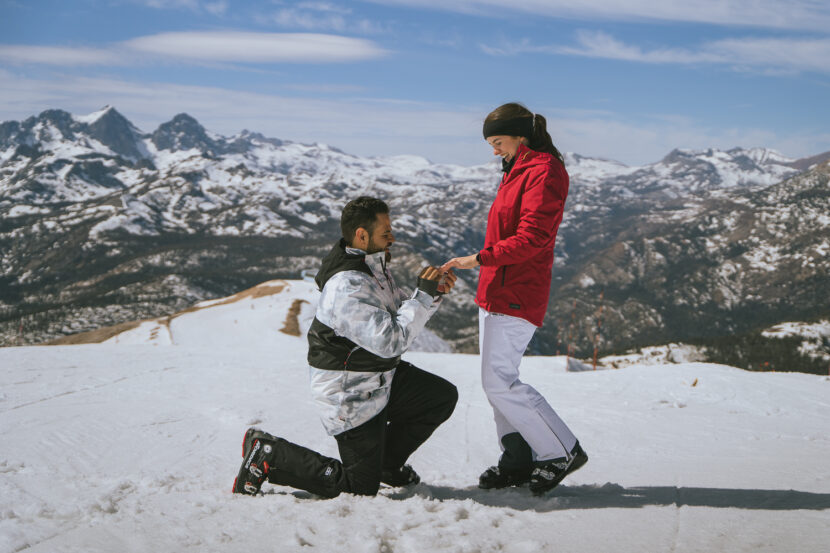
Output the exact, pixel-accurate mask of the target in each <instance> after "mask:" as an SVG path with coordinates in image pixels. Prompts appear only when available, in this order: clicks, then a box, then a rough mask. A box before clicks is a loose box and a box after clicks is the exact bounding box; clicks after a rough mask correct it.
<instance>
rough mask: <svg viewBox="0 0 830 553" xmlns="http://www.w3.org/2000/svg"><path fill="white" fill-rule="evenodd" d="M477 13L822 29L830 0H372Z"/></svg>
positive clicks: (829, 24)
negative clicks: (657, 0)
mask: <svg viewBox="0 0 830 553" xmlns="http://www.w3.org/2000/svg"><path fill="white" fill-rule="evenodd" d="M372 1H374V2H375V3H377V4H386V5H407V6H412V7H417V8H428V9H437V10H446V11H456V12H462V13H475V14H478V15H482V16H491V17H503V16H504V15H505V10H508V9H509V10H510V11H513V12H519V13H529V14H533V15H540V16H545V17H555V18H569V19H591V20H596V19H601V20H612V21H619V20H622V21H679V22H688V23H708V24H716V25H735V26H753V27H765V28H781V29H811V30H822V31H824V30H827V29H828V28H830V3H828V2H825V1H822V0H787V1H786V2H782V1H781V0H729V1H728V2H724V1H723V0H663V1H659V2H655V1H654V0H581V1H579V2H574V1H572V0H523V1H521V2H515V3H511V4H509V7H508V4H506V3H505V2H504V0H454V1H452V2H447V1H446V0H372Z"/></svg>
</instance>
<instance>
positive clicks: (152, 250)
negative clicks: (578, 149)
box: [0, 107, 830, 354]
mask: <svg viewBox="0 0 830 553" xmlns="http://www.w3.org/2000/svg"><path fill="white" fill-rule="evenodd" d="M96 125H97V126H96ZM131 144H132V146H134V148H133V147H131ZM819 157H820V156H812V157H810V158H804V159H802V160H791V159H789V158H786V157H784V156H782V155H780V154H778V153H777V152H774V151H772V150H768V149H763V148H755V149H731V150H729V151H722V150H715V149H708V150H681V149H676V150H673V151H672V152H670V153H669V154H667V155H666V156H665V157H664V159H663V160H661V161H659V162H656V163H653V164H649V165H645V166H641V167H628V166H625V165H623V164H620V163H618V162H614V161H611V160H601V159H596V158H586V157H584V156H579V155H578V154H572V153H570V154H566V161H567V163H568V169H569V172H570V173H571V192H570V196H569V198H568V205H567V207H566V214H565V219H564V221H563V224H562V227H561V229H560V234H559V238H558V243H557V248H556V262H555V264H554V283H553V292H552V300H551V306H550V308H549V311H548V317H547V318H546V323H545V327H543V329H541V330H540V331H539V332H538V333H537V338H535V339H534V342H533V343H532V344H531V351H532V352H534V353H553V352H555V351H557V350H561V349H563V348H565V347H568V348H574V349H575V350H577V351H580V352H582V353H583V354H585V353H588V352H590V351H591V350H592V349H593V347H594V345H595V343H596V342H597V339H596V337H595V336H594V334H595V332H594V331H592V330H591V324H595V323H596V321H594V322H593V323H591V321H592V320H594V319H596V317H595V316H594V315H592V313H594V312H595V311H596V310H598V309H600V307H601V305H605V307H606V317H607V319H606V321H605V323H606V326H605V331H606V332H607V334H603V335H602V336H603V337H602V338H601V340H599V342H600V343H601V344H602V347H603V348H604V349H606V350H617V349H620V348H625V347H632V346H638V345H647V343H648V342H649V341H650V343H656V342H655V341H657V342H659V341H683V340H688V339H690V338H701V337H703V335H704V334H706V332H708V330H710V328H709V327H712V325H711V321H718V324H716V325H714V327H712V328H714V330H716V331H717V332H721V333H728V332H742V331H748V330H751V329H752V328H756V327H759V328H760V326H761V325H762V324H766V325H767V326H769V325H771V324H775V323H779V322H784V320H802V319H798V318H793V317H792V316H789V315H798V316H799V317H804V316H808V315H810V314H814V315H815V316H816V317H821V316H826V315H827V312H828V305H827V301H826V300H819V301H815V300H811V299H809V298H814V297H815V296H816V295H817V294H818V293H819V292H818V291H819V290H820V289H821V286H824V285H825V283H826V282H827V276H826V275H827V263H826V261H824V260H822V259H817V258H815V256H813V257H812V258H811V259H812V261H810V262H809V263H813V266H812V267H809V264H808V265H807V267H806V268H803V267H796V264H795V263H796V262H795V261H793V262H792V263H790V264H789V265H788V267H789V268H788V269H787V270H786V271H784V273H786V274H782V275H778V276H775V278H773V276H774V274H775V273H776V271H775V270H772V271H770V270H768V269H769V266H771V265H773V266H774V264H773V263H771V261H770V260H769V259H767V260H766V261H764V260H765V258H764V254H763V251H765V250H764V248H765V247H767V246H768V247H770V248H772V247H773V246H774V248H777V249H778V250H776V251H779V250H780V251H783V250H782V248H783V249H787V248H790V249H791V248H792V246H790V244H799V245H800V247H802V248H803V247H806V248H807V249H808V250H810V248H812V250H810V251H813V250H815V251H823V250H821V247H822V243H823V242H822V240H825V237H826V236H827V222H826V221H825V219H824V218H822V216H821V214H822V210H823V209H825V207H827V198H826V197H825V196H823V195H822V194H823V193H824V190H825V189H826V181H822V180H821V178H823V177H821V175H823V174H824V173H823V171H824V169H821V167H823V166H822V165H818V166H816V165H815V164H812V165H811V166H812V167H813V168H812V169H810V170H809V171H808V172H807V173H800V172H799V170H798V169H796V168H795V167H794V165H799V166H801V165H804V164H805V163H808V162H809V160H812V159H818V158H819ZM799 174H807V175H813V177H814V178H815V179H818V180H816V183H814V185H811V186H807V185H804V184H803V183H804V182H807V181H792V180H791V179H793V178H797V176H798V175H799ZM499 176H500V172H499V168H498V165H497V163H496V162H489V163H485V164H482V165H478V166H472V167H462V166H455V165H448V164H433V163H431V162H429V161H428V160H426V159H424V158H420V157H417V156H393V157H388V158H361V157H358V156H354V155H351V154H348V153H345V152H343V151H341V150H338V149H336V148H332V147H330V146H326V145H323V144H310V145H309V144H300V143H295V142H290V141H285V140H281V139H273V138H266V137H264V136H263V135H261V134H260V133H255V132H251V131H247V130H246V131H242V132H241V133H239V134H237V135H234V136H231V137H223V136H220V135H215V134H213V133H210V132H209V131H207V130H206V129H204V127H202V126H201V124H199V122H198V121H197V120H196V119H195V118H193V117H191V116H189V115H187V114H178V115H176V116H175V117H174V118H173V119H172V120H171V121H169V122H167V123H163V124H162V125H160V126H159V128H157V129H156V130H155V131H153V132H152V133H143V132H141V131H139V130H138V129H136V128H135V127H134V126H133V125H132V124H131V123H130V122H129V121H128V120H126V118H124V117H123V116H122V115H121V114H120V113H118V112H117V110H115V108H112V107H108V108H105V109H103V110H101V111H100V112H96V114H93V116H86V117H83V116H82V117H80V118H79V117H75V116H72V115H70V114H68V113H67V112H62V111H60V110H47V111H44V112H43V113H41V114H40V115H39V116H38V117H34V116H33V117H30V118H28V119H26V120H25V121H23V122H4V123H2V124H0V215H2V219H0V245H2V247H3V250H4V252H7V253H4V256H3V260H2V264H0V282H2V284H3V285H4V286H3V287H2V293H0V336H2V343H5V344H6V345H8V344H11V343H15V342H16V341H18V340H20V334H21V333H20V325H21V323H23V325H24V327H25V328H26V330H24V333H23V334H24V339H23V340H20V341H24V342H26V343H32V342H39V341H44V340H49V339H53V338H56V337H58V336H60V335H63V334H68V333H71V332H76V331H83V330H90V329H92V328H96V327H99V326H102V325H107V324H116V323H118V322H123V321H126V320H131V319H141V318H149V317H155V316H159V315H162V314H165V313H171V312H174V311H177V310H181V309H183V308H185V307H186V306H187V305H190V304H192V303H195V302H197V301H201V300H204V299H208V298H211V297H220V296H227V295H230V294H233V293H235V292H237V291H239V290H241V289H244V288H249V287H251V286H254V285H256V284H259V283H260V282H264V281H268V280H272V279H274V278H297V276H298V274H299V273H300V272H301V271H302V270H305V269H314V268H315V267H316V264H317V263H318V262H319V258H320V256H321V255H322V254H323V253H324V252H325V250H326V249H327V248H328V247H330V244H331V242H333V241H334V240H336V238H337V235H338V229H339V226H338V225H337V220H338V218H339V211H340V209H341V208H342V205H343V204H344V203H345V202H346V201H347V200H348V199H350V198H352V197H355V196H357V195H360V194H374V195H378V196H381V197H384V198H385V199H386V200H387V201H388V203H389V204H390V206H391V208H392V211H393V214H394V220H395V226H396V233H397V234H398V238H399V240H398V243H397V244H396V245H395V248H394V253H395V256H396V259H397V261H396V265H398V268H397V270H398V271H400V272H402V273H403V274H404V275H405V274H407V273H411V272H414V271H415V270H417V267H418V266H420V265H422V264H423V263H427V262H429V263H433V264H438V263H441V262H443V261H445V260H446V259H448V258H449V257H452V256H456V255H465V254H469V253H471V252H474V251H476V249H477V248H479V247H480V245H481V243H483V232H484V228H485V223H486V217H487V212H488V210H489V206H490V203H491V202H492V198H493V197H494V195H495V191H496V187H497V185H498V179H499ZM808 180H809V178H808ZM784 183H791V184H784ZM793 183H795V184H793ZM798 183H801V184H798ZM796 184H797V185H798V186H803V187H805V188H804V190H802V192H800V193H793V194H786V193H784V192H780V191H782V190H783V191H786V190H789V188H790V187H797V186H796ZM776 185H780V187H779V188H774V187H775V186H776ZM776 191H778V192H776ZM771 193H775V194H777V195H776V198H778V201H779V202H782V206H781V209H780V210H778V211H780V213H776V208H775V206H774V205H770V204H769V202H767V201H766V196H767V195H769V194H771ZM755 209H758V210H761V211H764V210H766V211H764V213H765V215H764V217H765V218H766V219H764V220H763V221H762V220H755V218H754V217H751V216H750V215H743V216H742V217H743V218H741V217H739V216H738V215H736V214H740V213H749V214H751V213H753V212H754V210H755ZM828 210H830V209H828ZM710 212H711V213H710ZM785 213H786V214H787V215H786V216H787V217H788V220H790V221H795V220H798V221H800V224H798V225H796V224H793V225H791V227H789V232H791V233H792V235H791V236H785V235H781V234H778V235H775V236H773V235H772V234H770V233H766V234H765V233H763V232H761V230H763V228H764V226H765V225H767V224H769V221H773V220H774V219H775V217H776V215H782V214H785ZM679 229H680V230H682V232H681V231H680V230H679ZM667 237H668V239H667ZM742 237H743V238H742ZM707 240H708V241H709V242H707ZM730 240H731V242H730ZM742 240H743V242H742ZM747 240H749V241H747ZM753 240H754V242H753ZM816 248H818V249H817V250H816ZM747 256H748V257H747ZM799 259H800V258H799ZM805 259H806V258H805ZM661 260H662V261H661ZM796 261H798V260H796ZM765 263H766V265H765ZM695 267H698V268H699V269H695ZM706 267H709V268H710V269H712V270H709V269H706ZM684 268H686V269H684ZM736 268H740V270H739V271H738V270H736ZM690 269H691V270H690ZM712 271H714V273H713V272H712ZM730 271H731V272H730ZM801 273H804V274H801ZM475 274H476V273H475V272H474V271H473V272H467V273H464V274H462V276H461V281H460V283H459V287H458V291H457V293H456V294H455V296H454V297H453V298H452V299H450V301H449V303H450V304H451V308H449V309H446V310H445V311H446V314H445V317H443V318H442V322H440V323H438V324H439V328H437V329H436V332H438V334H439V335H441V336H442V338H444V339H445V340H447V341H449V342H450V343H452V344H453V345H454V346H455V347H456V348H457V349H458V350H460V351H473V350H474V349H475V326H474V324H472V323H471V320H472V319H473V318H474V317H475V309H474V306H473V304H472V301H471V300H472V292H473V289H474V287H475V278H476V277H475ZM691 275H696V276H695V277H694V278H691ZM799 275H800V276H799ZM793 276H798V280H797V282H798V283H799V286H802V287H803V291H800V292H799V293H798V295H799V297H803V298H804V299H803V300H799V304H798V305H793V306H792V308H791V309H787V308H785V307H783V306H781V305H779V304H776V305H770V306H763V305H757V304H758V303H759V302H757V300H753V299H752V298H754V297H756V296H758V297H760V296H761V295H762V294H766V293H771V294H773V297H776V298H777V297H778V296H779V295H778V294H777V293H773V291H772V290H771V289H769V283H778V284H777V285H778V286H780V283H781V282H786V281H787V278H792V277H793ZM678 278H679V279H680V280H679V281H677V279H678ZM675 281H676V282H675ZM750 281H751V282H750ZM747 282H749V284H747ZM678 283H679V284H678ZM601 292H602V293H604V295H603V302H605V303H602V302H600V301H598V299H597V298H598V297H599V295H600V293H601ZM675 296H677V297H675ZM701 298H707V299H706V301H704V302H701ZM575 300H578V301H579V304H580V306H581V307H580V308H579V309H575V308H574V307H573V305H572V304H573V302H574V301H575ZM675 301H681V302H685V303H686V304H689V305H696V306H697V308H698V309H700V313H699V314H695V315H694V316H692V317H689V316H685V317H686V318H687V319H690V320H686V321H677V320H675V319H674V318H673V317H672V316H670V313H671V312H672V311H673V309H674V308H673V307H672V304H673V303H674V302H675ZM776 301H778V300H776ZM611 302H613V305H612V304H611ZM752 306H754V307H752ZM758 309H760V312H763V313H765V315H763V316H762V317H760V319H759V320H758V321H754V320H753V318H754V317H756V315H751V314H750V313H755V312H756V311H757V310H758ZM753 310H755V311H753ZM810 316H813V315H810ZM781 317H783V318H781ZM568 318H570V319H573V321H576V320H577V319H579V324H576V323H575V322H568V320H567V319H568ZM756 323H757V324H756ZM768 323H769V324H768ZM696 326H697V327H698V330H697V331H695V330H694V329H695V327H696ZM575 327H579V328H578V329H577V328H575ZM701 329H702V330H701ZM612 333H613V334H612ZM568 335H570V338H567V336H568Z"/></svg>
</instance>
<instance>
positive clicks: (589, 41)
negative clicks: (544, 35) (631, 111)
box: [480, 31, 830, 73]
mask: <svg viewBox="0 0 830 553" xmlns="http://www.w3.org/2000/svg"><path fill="white" fill-rule="evenodd" d="M480 47H481V49H482V51H484V52H485V53H487V54H490V55H493V56H510V55H517V54H521V53H536V54H556V55H571V56H584V57H590V58H603V59H613V60H621V61H631V62H638V63H650V64H725V65H729V66H731V67H734V68H736V69H739V70H756V71H773V72H777V73H781V72H786V73H793V72H801V71H814V72H820V73H829V72H830V39H828V38H812V39H805V38H755V37H749V38H733V39H725V40H718V41H713V42H709V43H706V44H703V45H701V46H699V47H698V48H696V49H688V48H652V49H646V48H642V47H640V46H637V45H634V44H627V43H625V42H623V41H620V40H618V39H616V38H614V37H613V36H611V35H609V34H607V33H604V32H601V31H600V32H592V31H580V32H578V33H577V44H576V45H572V46H563V45H534V44H532V43H530V41H527V40H524V41H518V42H516V41H504V44H503V45H502V46H498V45H496V46H493V45H480Z"/></svg>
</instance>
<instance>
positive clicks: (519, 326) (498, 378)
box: [479, 309, 576, 461]
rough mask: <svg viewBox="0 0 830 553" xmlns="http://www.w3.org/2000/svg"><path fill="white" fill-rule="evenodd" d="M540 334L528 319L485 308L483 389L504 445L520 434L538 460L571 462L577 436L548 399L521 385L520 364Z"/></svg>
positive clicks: (482, 315) (481, 334) (481, 325)
mask: <svg viewBox="0 0 830 553" xmlns="http://www.w3.org/2000/svg"><path fill="white" fill-rule="evenodd" d="M535 331H536V327H535V326H533V325H532V324H531V323H529V322H527V321H525V320H524V319H520V318H518V317H511V316H508V315H500V314H494V313H489V312H488V311H485V310H483V309H480V310H479V344H480V350H481V384H482V387H483V388H484V392H485V394H487V399H488V400H489V401H490V405H492V406H493V411H494V418H495V421H496V431H497V432H498V437H499V443H500V444H502V438H504V436H506V435H508V434H510V433H512V432H518V433H520V434H521V436H522V438H524V440H525V441H527V443H528V444H529V445H530V447H531V449H532V450H533V456H534V459H533V460H534V461H544V460H548V459H556V458H559V457H569V456H570V452H571V451H572V450H573V448H574V446H576V437H575V436H574V435H573V433H572V432H571V431H570V429H569V428H568V427H567V425H566V424H565V423H564V422H563V421H562V419H560V418H559V416H558V415H557V414H556V412H555V411H554V410H553V408H552V407H551V406H550V405H549V404H548V402H547V401H545V398H543V397H542V395H541V394H539V392H537V391H536V390H535V389H534V388H533V387H532V386H530V385H529V384H525V383H524V382H522V381H521V380H519V364H520V363H521V361H522V355H524V352H525V349H526V348H527V345H528V343H530V339H531V338H532V337H533V333H534V332H535ZM502 447H503V446H502Z"/></svg>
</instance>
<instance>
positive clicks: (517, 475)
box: [478, 466, 530, 490]
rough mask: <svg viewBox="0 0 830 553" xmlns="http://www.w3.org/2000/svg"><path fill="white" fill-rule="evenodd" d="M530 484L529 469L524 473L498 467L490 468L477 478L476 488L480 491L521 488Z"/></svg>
mask: <svg viewBox="0 0 830 553" xmlns="http://www.w3.org/2000/svg"><path fill="white" fill-rule="evenodd" d="M528 482H530V469H528V470H526V471H508V470H505V469H503V468H501V467H498V466H492V467H490V468H488V469H487V470H485V471H484V472H482V473H481V476H479V477H478V487H479V488H481V489H482V490H491V489H500V488H507V487H510V486H521V485H522V484H526V483H528Z"/></svg>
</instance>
